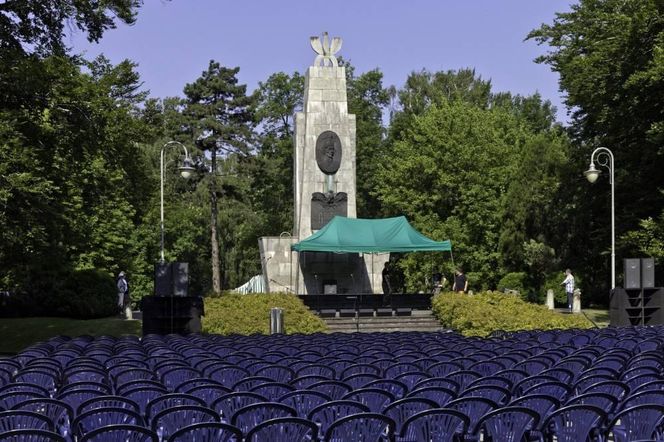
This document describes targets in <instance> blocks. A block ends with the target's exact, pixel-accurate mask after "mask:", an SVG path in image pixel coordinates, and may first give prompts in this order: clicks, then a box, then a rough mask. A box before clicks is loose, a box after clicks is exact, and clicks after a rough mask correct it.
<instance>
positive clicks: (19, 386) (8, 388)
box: [0, 382, 50, 397]
mask: <svg viewBox="0 0 664 442" xmlns="http://www.w3.org/2000/svg"><path fill="white" fill-rule="evenodd" d="M7 393H33V394H35V395H37V396H39V397H49V394H50V392H49V391H48V389H46V388H45V387H42V386H41V385H35V384H30V383H28V382H10V383H9V384H6V385H4V386H3V387H2V388H0V396H4V395H5V394H7Z"/></svg>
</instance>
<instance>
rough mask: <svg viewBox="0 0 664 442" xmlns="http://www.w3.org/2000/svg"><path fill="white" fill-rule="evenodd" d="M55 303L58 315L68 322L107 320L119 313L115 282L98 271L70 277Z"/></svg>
mask: <svg viewBox="0 0 664 442" xmlns="http://www.w3.org/2000/svg"><path fill="white" fill-rule="evenodd" d="M54 301H55V306H54V307H55V312H56V315H57V316H66V317H68V318H77V319H94V318H104V317H107V316H112V315H114V314H116V313H117V310H118V308H117V289H116V287H115V280H114V279H113V277H112V276H111V275H109V274H108V273H104V272H102V271H100V270H96V269H87V270H76V271H74V272H72V273H70V274H69V276H68V277H67V279H66V280H65V282H64V284H63V288H62V290H60V291H59V292H58V293H57V294H56V295H55V299H54Z"/></svg>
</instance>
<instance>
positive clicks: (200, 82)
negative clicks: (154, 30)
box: [184, 61, 254, 293]
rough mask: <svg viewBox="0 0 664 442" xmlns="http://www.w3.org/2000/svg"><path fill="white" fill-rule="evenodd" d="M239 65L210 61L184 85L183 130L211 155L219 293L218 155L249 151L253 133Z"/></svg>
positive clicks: (212, 227)
mask: <svg viewBox="0 0 664 442" xmlns="http://www.w3.org/2000/svg"><path fill="white" fill-rule="evenodd" d="M239 70H240V69H239V68H226V67H223V66H221V64H219V63H218V62H215V61H210V64H209V66H208V68H207V69H206V70H205V71H203V73H202V75H201V76H200V77H199V78H198V79H197V80H196V81H194V82H193V83H190V84H187V85H186V86H185V88H184V93H185V96H186V107H185V109H184V115H185V117H186V120H187V123H188V126H187V127H186V128H185V132H186V133H187V134H188V135H190V136H191V137H192V138H193V139H194V141H195V143H196V145H197V146H198V147H199V149H201V150H202V151H204V152H206V153H207V154H208V155H209V156H210V173H209V174H208V178H207V179H208V183H209V195H210V244H211V268H212V290H213V291H214V292H215V293H220V292H221V288H222V275H221V266H220V254H219V233H218V223H219V219H218V212H219V211H218V198H219V196H220V195H221V193H220V189H219V185H218V165H217V163H218V158H220V159H221V160H222V161H224V159H225V158H228V157H237V156H246V155H247V154H249V153H250V151H251V138H252V135H253V132H252V129H253V123H254V116H253V110H252V107H253V104H254V100H253V98H252V97H250V96H247V93H246V91H247V87H246V85H240V84H238V79H237V73H238V72H239Z"/></svg>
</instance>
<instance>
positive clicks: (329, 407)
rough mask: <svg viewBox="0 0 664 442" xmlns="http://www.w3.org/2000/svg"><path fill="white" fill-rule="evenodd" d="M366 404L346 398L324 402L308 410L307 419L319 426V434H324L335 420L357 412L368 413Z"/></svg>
mask: <svg viewBox="0 0 664 442" xmlns="http://www.w3.org/2000/svg"><path fill="white" fill-rule="evenodd" d="M368 412H369V407H367V406H366V405H364V404H362V403H360V402H356V401H347V400H338V401H331V402H326V403H324V404H322V405H319V406H318V407H316V408H314V409H313V410H311V411H310V412H309V415H308V416H307V419H308V420H310V421H312V422H314V423H316V424H317V425H318V426H319V427H320V434H323V435H324V434H325V432H326V431H327V429H328V427H329V426H330V425H331V424H332V423H333V422H336V421H337V420H339V419H341V418H343V417H346V416H350V415H352V414H357V413H368Z"/></svg>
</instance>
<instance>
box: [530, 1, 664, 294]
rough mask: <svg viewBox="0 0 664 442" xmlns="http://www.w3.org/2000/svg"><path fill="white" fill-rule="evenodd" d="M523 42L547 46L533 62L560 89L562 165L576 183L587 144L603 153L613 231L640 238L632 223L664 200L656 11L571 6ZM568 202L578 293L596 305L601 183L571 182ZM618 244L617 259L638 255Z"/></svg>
mask: <svg viewBox="0 0 664 442" xmlns="http://www.w3.org/2000/svg"><path fill="white" fill-rule="evenodd" d="M529 38H531V39H534V40H535V41H537V42H538V43H541V44H546V45H547V46H549V47H550V48H551V49H550V50H549V51H548V52H547V53H546V54H544V55H542V56H541V57H539V58H538V59H537V61H538V62H541V63H546V64H548V65H550V66H551V69H552V70H553V71H555V72H557V73H559V75H560V89H561V90H562V91H563V92H564V93H565V102H566V104H567V106H568V107H569V109H571V112H572V113H571V115H572V127H571V133H572V135H573V136H574V138H575V141H576V143H577V144H578V145H579V149H575V150H574V151H573V152H574V156H573V158H572V163H573V164H574V166H575V167H577V169H576V170H577V171H578V172H577V176H578V174H579V172H580V171H582V170H584V169H585V168H587V165H588V162H589V156H590V153H591V151H592V149H593V148H594V147H597V146H598V145H604V146H607V147H609V148H610V149H611V150H612V151H613V152H614V154H615V159H616V207H618V208H619V210H618V211H617V212H616V233H617V235H618V236H619V237H620V236H622V235H630V238H631V239H632V240H637V239H638V238H639V237H640V234H639V233H638V232H641V233H645V234H646V236H645V237H647V232H648V229H649V227H648V223H647V221H646V223H645V224H644V223H643V221H640V220H648V219H650V218H653V219H654V218H656V217H658V216H659V214H660V213H661V212H662V207H664V196H663V195H662V193H661V192H658V189H662V188H663V187H664V174H662V173H661V170H662V168H663V167H664V4H663V3H662V2H661V1H659V0H644V1H627V2H626V1H622V0H602V1H600V0H581V1H580V2H578V3H577V4H574V5H572V6H571V11H570V12H566V13H559V14H557V15H556V18H555V19H554V21H553V23H552V24H544V25H542V26H541V27H540V28H539V29H536V30H534V31H532V32H531V33H530V35H529ZM575 181H576V180H575ZM568 195H569V199H570V200H573V201H574V202H575V203H578V204H577V205H576V207H575V211H576V213H577V216H578V218H579V223H581V224H583V223H585V226H586V227H585V228H580V229H578V230H575V233H576V235H575V237H574V238H573V239H572V242H574V243H576V244H577V246H578V249H579V253H580V254H581V257H580V258H577V260H578V261H577V262H578V264H579V265H580V266H581V267H582V268H583V272H584V273H586V274H587V275H589V276H590V277H589V278H585V279H584V281H585V282H586V284H587V286H586V290H588V289H590V290H592V291H594V292H595V293H596V297H597V299H603V300H606V295H605V293H606V290H607V289H608V275H609V274H610V271H609V270H608V264H609V259H608V253H607V248H608V245H609V244H610V239H609V238H610V236H609V235H610V233H609V229H610V223H609V222H606V221H605V220H607V219H608V213H609V207H608V203H609V197H608V188H607V185H606V182H605V181H604V185H602V184H601V183H598V184H597V185H595V186H593V187H589V186H588V185H587V183H584V184H583V187H581V185H580V184H579V183H576V182H575V183H574V185H570V186H569V189H568ZM586 213H595V214H597V216H596V217H595V218H590V217H588V216H587V215H586ZM599 214H607V216H600V215H599ZM598 220H599V221H598ZM571 223H572V224H575V221H574V220H572V222H571ZM630 232H634V234H631V233H630ZM645 237H644V238H645ZM643 245H644V246H645V244H643ZM618 247H619V248H621V249H622V251H623V252H624V253H625V254H628V253H629V254H632V253H637V251H638V249H639V248H641V249H643V247H640V246H639V245H638V244H637V243H636V242H633V241H632V242H629V243H625V242H622V243H619V244H618ZM630 247H633V248H631V249H630ZM598 256H602V260H601V262H597V261H598V260H597V257H598ZM625 256H626V255H625Z"/></svg>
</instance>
